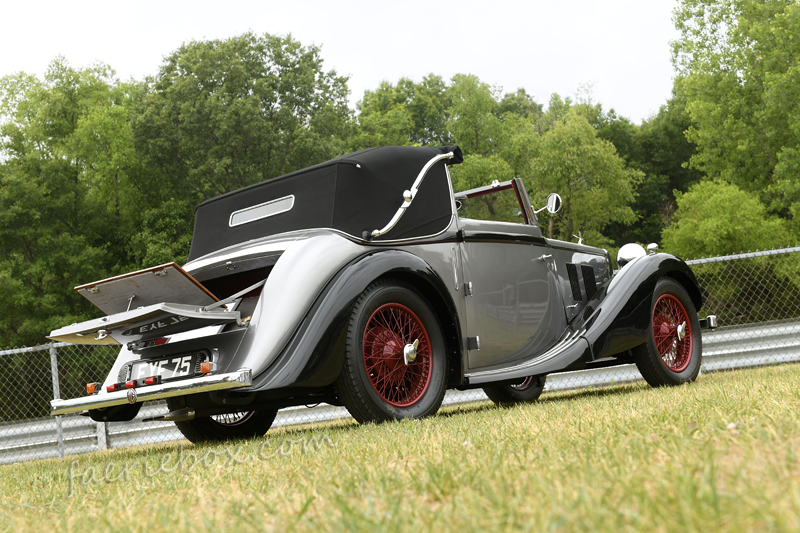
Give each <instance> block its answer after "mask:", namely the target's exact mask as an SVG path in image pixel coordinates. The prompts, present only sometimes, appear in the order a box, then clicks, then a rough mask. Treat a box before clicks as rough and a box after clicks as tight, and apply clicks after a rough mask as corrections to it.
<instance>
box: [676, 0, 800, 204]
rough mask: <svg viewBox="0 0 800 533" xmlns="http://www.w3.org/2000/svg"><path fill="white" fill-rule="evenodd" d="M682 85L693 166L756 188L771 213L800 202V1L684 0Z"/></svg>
mask: <svg viewBox="0 0 800 533" xmlns="http://www.w3.org/2000/svg"><path fill="white" fill-rule="evenodd" d="M675 22H676V26H677V28H678V29H679V30H680V32H681V37H680V39H678V40H677V41H676V42H675V43H674V53H673V58H674V63H675V66H676V68H677V69H678V71H679V74H680V78H679V81H678V90H679V91H680V93H681V94H682V95H683V96H684V97H685V98H686V102H687V104H686V108H687V111H688V112H689V113H690V115H691V117H692V120H693V122H694V125H693V127H691V128H690V129H689V139H690V140H691V141H693V142H694V143H696V144H697V147H698V151H697V153H696V154H695V155H694V156H693V157H692V159H691V165H692V167H694V168H696V169H698V170H700V171H702V172H704V173H705V174H707V175H708V176H710V177H712V178H713V177H720V178H722V179H724V180H725V181H728V182H730V183H734V184H736V185H737V186H739V187H740V188H742V189H743V190H746V191H749V192H753V193H756V194H758V195H759V196H760V198H761V200H762V201H763V202H764V203H765V204H766V205H767V207H768V209H769V211H770V212H771V213H776V214H780V215H781V216H784V217H792V216H794V215H793V211H792V207H793V206H794V205H796V204H797V203H798V202H800V181H798V178H797V176H798V170H800V4H798V3H797V2H795V1H793V0H766V1H765V0H683V2H682V3H681V5H680V7H679V8H678V9H677V10H676V12H675Z"/></svg>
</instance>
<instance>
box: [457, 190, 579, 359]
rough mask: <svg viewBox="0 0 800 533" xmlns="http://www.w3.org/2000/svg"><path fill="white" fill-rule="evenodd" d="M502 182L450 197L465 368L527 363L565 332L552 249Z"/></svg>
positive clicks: (512, 191)
mask: <svg viewBox="0 0 800 533" xmlns="http://www.w3.org/2000/svg"><path fill="white" fill-rule="evenodd" d="M509 183H510V182H506V184H497V185H496V186H495V187H494V189H496V190H493V191H490V192H489V193H484V194H480V192H481V191H478V193H475V192H474V191H467V192H466V193H461V195H462V196H459V195H456V197H457V199H458V200H459V204H460V205H461V207H460V209H459V227H460V234H461V239H460V243H459V251H460V254H461V265H462V275H463V280H464V291H463V294H464V295H465V298H466V310H467V348H468V355H467V366H468V368H469V369H470V370H474V369H479V368H491V367H495V366H504V365H507V364H513V363H516V362H520V361H523V360H526V359H530V358H533V357H535V356H536V355H537V354H539V353H542V352H543V351H545V350H546V349H547V348H549V347H550V346H552V345H553V344H555V342H556V341H557V340H558V338H559V337H560V335H561V333H562V332H563V331H564V328H565V327H566V319H565V316H564V308H563V304H562V299H561V295H560V292H559V285H558V280H557V276H556V272H555V263H554V262H553V253H552V250H551V248H550V246H549V245H548V244H547V242H546V240H545V239H544V238H543V237H542V233H541V229H540V228H539V226H538V224H531V223H526V222H528V220H531V218H528V217H526V216H525V214H524V212H522V210H521V209H520V206H519V204H518V203H517V201H518V199H517V198H516V197H515V191H514V189H513V188H512V187H509V186H507V185H508V184H509ZM470 193H473V194H475V195H474V196H471V197H470ZM490 195H491V196H492V197H494V198H492V197H490ZM501 195H505V196H506V198H502V197H501ZM475 200H477V202H476V201H475ZM532 220H533V221H535V218H534V217H532Z"/></svg>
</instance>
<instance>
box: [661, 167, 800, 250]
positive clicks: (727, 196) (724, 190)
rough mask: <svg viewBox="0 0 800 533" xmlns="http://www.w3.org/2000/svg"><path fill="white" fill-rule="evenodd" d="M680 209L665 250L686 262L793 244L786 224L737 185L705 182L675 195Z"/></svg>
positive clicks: (666, 232) (668, 228) (668, 230)
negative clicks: (687, 260)
mask: <svg viewBox="0 0 800 533" xmlns="http://www.w3.org/2000/svg"><path fill="white" fill-rule="evenodd" d="M676 198H677V203H678V210H677V211H676V212H675V216H674V217H673V219H672V224H671V225H670V226H669V227H667V228H666V229H665V230H664V250H665V251H667V252H669V253H672V254H675V255H677V256H679V257H683V258H685V259H692V258H695V257H710V256H717V255H728V254H733V253H738V252H742V251H747V250H757V249H761V250H765V249H771V248H774V247H778V246H781V245H787V244H791V242H788V241H790V240H791V237H790V236H789V235H788V234H787V227H786V222H785V221H783V220H781V219H779V218H777V217H774V216H768V215H767V212H766V208H765V207H764V205H763V204H762V203H761V202H760V201H759V200H758V198H757V197H756V196H755V195H753V194H750V193H748V192H746V191H743V190H741V189H739V188H738V187H737V186H736V185H733V184H728V183H725V182H722V181H719V180H717V181H702V182H699V183H697V184H695V185H693V186H692V187H691V188H690V189H689V192H687V193H685V194H681V193H676Z"/></svg>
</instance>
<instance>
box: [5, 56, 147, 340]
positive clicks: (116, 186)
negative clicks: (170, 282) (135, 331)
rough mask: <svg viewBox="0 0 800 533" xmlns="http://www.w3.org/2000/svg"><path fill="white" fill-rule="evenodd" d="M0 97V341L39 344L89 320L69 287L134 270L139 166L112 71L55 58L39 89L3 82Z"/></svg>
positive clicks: (32, 83) (26, 82)
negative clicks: (134, 174)
mask: <svg viewBox="0 0 800 533" xmlns="http://www.w3.org/2000/svg"><path fill="white" fill-rule="evenodd" d="M0 94H1V95H2V108H1V109H0V116H3V117H4V118H5V121H4V122H3V123H2V124H0V153H2V163H0V290H2V291H3V294H4V296H5V304H4V305H3V307H2V309H0V342H2V344H4V345H6V346H9V345H19V344H35V343H39V342H41V341H42V340H43V339H44V335H46V334H47V333H48V332H49V331H50V330H51V329H54V328H56V327H60V326H63V325H64V324H69V323H70V322H75V321H78V320H83V319H87V318H90V316H91V314H92V306H91V304H89V303H88V302H87V301H85V300H84V299H83V298H81V297H80V296H79V295H78V294H77V293H76V292H75V291H73V290H72V287H73V286H75V285H76V284H78V283H79V282H81V281H91V280H93V279H101V278H103V277H107V276H108V275H110V274H113V273H119V271H120V270H122V269H126V268H127V267H129V266H130V257H129V255H128V253H127V241H126V238H128V237H129V233H128V232H129V231H131V229H132V228H134V227H136V221H135V220H134V219H133V218H132V217H133V216H134V214H135V208H136V206H137V205H141V203H139V202H138V200H137V199H136V198H135V194H134V193H133V192H131V191H133V190H134V188H133V186H132V185H131V182H130V181H129V178H128V176H127V174H126V172H125V170H126V169H133V168H135V167H136V166H137V163H136V162H135V158H134V157H132V156H131V145H130V142H129V141H130V136H129V135H128V133H129V132H126V131H125V124H126V121H127V117H126V115H125V105H126V97H125V94H124V91H122V90H121V88H120V86H119V85H118V84H117V81H116V80H115V78H114V76H113V71H111V69H110V68H108V67H106V66H103V65H98V66H94V67H90V68H87V69H73V68H72V67H70V66H69V65H68V64H67V62H66V61H65V60H64V59H62V58H58V59H56V60H55V61H53V62H52V63H51V64H50V66H49V68H48V70H47V73H46V74H45V76H44V79H43V80H39V79H37V78H36V77H34V76H28V75H22V74H21V75H16V76H11V77H6V78H3V79H2V81H0ZM90 138H91V148H90V146H89V143H90V141H89V139H90ZM119 194H125V195H127V196H128V198H125V199H124V200H122V199H120V197H119ZM128 200H130V203H129V202H128Z"/></svg>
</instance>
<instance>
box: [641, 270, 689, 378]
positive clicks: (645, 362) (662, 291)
mask: <svg viewBox="0 0 800 533" xmlns="http://www.w3.org/2000/svg"><path fill="white" fill-rule="evenodd" d="M683 324H685V336H684V337H683V338H682V339H680V338H679V337H680V335H679V331H678V327H679V326H681V325H683ZM631 352H632V353H633V358H634V361H635V362H636V366H637V367H638V368H639V372H641V373H642V377H644V379H645V381H647V383H649V384H650V385H651V386H653V387H664V386H672V385H680V384H682V383H688V382H691V381H694V380H695V379H697V375H698V374H699V373H700V362H701V360H702V354H703V344H702V339H701V336H700V321H699V320H698V319H697V310H696V309H695V308H694V304H693V303H692V299H691V298H690V297H689V294H688V293H687V292H686V289H684V288H683V286H682V285H681V284H680V283H678V282H677V281H675V280H674V279H672V278H668V277H664V278H661V279H660V280H658V283H657V284H656V288H655V290H654V291H653V297H652V300H651V301H650V328H649V330H648V335H647V340H646V341H645V342H644V344H641V345H639V346H637V347H636V348H634V349H633V350H631Z"/></svg>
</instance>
